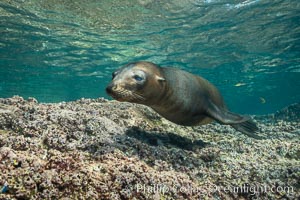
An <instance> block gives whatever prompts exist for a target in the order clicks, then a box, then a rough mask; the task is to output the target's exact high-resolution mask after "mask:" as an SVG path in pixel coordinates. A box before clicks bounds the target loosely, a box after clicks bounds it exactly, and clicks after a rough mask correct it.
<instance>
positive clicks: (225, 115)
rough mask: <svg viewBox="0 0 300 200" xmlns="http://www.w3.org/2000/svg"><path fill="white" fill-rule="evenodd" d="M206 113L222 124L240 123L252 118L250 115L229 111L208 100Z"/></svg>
mask: <svg viewBox="0 0 300 200" xmlns="http://www.w3.org/2000/svg"><path fill="white" fill-rule="evenodd" d="M206 113H207V115H208V116H209V117H211V118H213V119H214V120H216V121H217V122H219V123H221V124H240V123H242V122H245V121H248V120H249V119H250V118H249V117H246V116H241V115H239V114H235V113H232V112H229V111H228V110H225V109H224V108H220V107H218V106H217V105H216V104H214V103H213V102H212V101H209V102H208V105H207V110H206Z"/></svg>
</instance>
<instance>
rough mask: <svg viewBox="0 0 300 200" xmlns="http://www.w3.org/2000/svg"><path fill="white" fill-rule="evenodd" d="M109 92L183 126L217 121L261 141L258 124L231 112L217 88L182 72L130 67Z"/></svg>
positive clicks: (148, 64) (118, 74)
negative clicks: (147, 107)
mask: <svg viewBox="0 0 300 200" xmlns="http://www.w3.org/2000/svg"><path fill="white" fill-rule="evenodd" d="M106 91H107V93H108V94H109V95H110V96H112V97H113V98H115V99H116V100H119V101H127V102H132V103H139V104H143V105H146V106H149V107H151V108H152V109H154V110H155V111H156V112H157V113H159V114H160V115H161V116H163V117H165V118H166V119H168V120H169V121H171V122H174V123H176V124H179V125H184V126H196V125H202V124H207V123H210V122H211V121H214V120H215V121H217V122H219V123H221V124H229V125H231V126H232V127H233V128H235V129H236V130H238V131H240V132H242V133H244V134H246V135H248V136H251V137H255V138H258V136H256V135H255V132H256V131H257V130H258V129H257V126H256V125H255V123H254V122H253V121H252V120H251V119H250V118H249V117H246V116H241V115H238V114H235V113H231V112H229V111H228V110H227V108H226V106H225V103H224V101H223V98H222V96H221V94H220V92H219V91H218V89H217V88H216V87H215V86H214V85H212V84H211V83H210V82H209V81H207V80H206V79H204V78H202V77H200V76H196V75H193V74H191V73H189V72H186V71H183V70H180V69H176V68H172V67H159V66H157V65H155V64H154V63H151V62H135V63H129V64H128V65H126V66H124V67H122V68H120V69H119V70H117V71H115V72H114V73H113V80H112V82H111V83H110V84H109V85H108V87H107V88H106Z"/></svg>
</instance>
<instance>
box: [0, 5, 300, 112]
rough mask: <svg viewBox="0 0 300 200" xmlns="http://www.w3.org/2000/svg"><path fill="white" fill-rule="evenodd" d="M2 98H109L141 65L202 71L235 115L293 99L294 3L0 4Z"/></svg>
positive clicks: (297, 13) (298, 32) (299, 34)
mask: <svg viewBox="0 0 300 200" xmlns="http://www.w3.org/2000/svg"><path fill="white" fill-rule="evenodd" d="M0 19H1V21H0V97H11V96H13V95H20V96H23V97H25V98H27V97H29V96H31V97H35V98H36V99H38V101H40V102H59V101H71V100H76V99H79V98H82V97H85V98H98V97H105V98H109V97H108V96H107V95H106V94H105V86H106V85H107V84H108V82H109V81H110V78H111V73H112V72H113V71H114V70H115V69H117V68H119V67H120V66H122V65H123V64H126V63H128V62H132V61H137V60H147V61H151V62H154V63H157V64H160V65H162V66H174V67H178V68H181V69H184V70H187V71H190V72H192V73H194V74H198V75H201V76H203V77H205V78H206V79H208V80H209V81H211V82H212V83H214V84H215V85H216V86H217V87H218V88H219V89H220V91H221V93H222V94H223V96H224V98H225V100H226V103H227V105H228V107H230V108H231V110H232V111H235V112H240V113H248V114H264V113H271V112H274V111H276V110H278V109H280V108H282V107H284V106H287V105H289V104H291V103H295V102H300V93H299V91H300V26H299V25H300V1H298V0H290V1H281V0H265V1H263V0H254V1H250V0H248V1H226V0H215V1H214V0H206V1H200V0H194V1H192V0H173V1H171V0H166V1H154V0H146V1H142V0H131V1H109V0H104V1H103V0H102V1H96V0H89V1H71V0H64V1H56V0H50V1H37V0H29V1H22V0H18V1H17V0H15V1H9V0H2V1H1V2H0Z"/></svg>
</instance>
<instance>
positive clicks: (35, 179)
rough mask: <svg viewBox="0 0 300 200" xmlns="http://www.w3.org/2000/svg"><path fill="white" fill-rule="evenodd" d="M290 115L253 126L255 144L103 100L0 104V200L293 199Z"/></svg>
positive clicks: (296, 152)
mask: <svg viewBox="0 0 300 200" xmlns="http://www.w3.org/2000/svg"><path fill="white" fill-rule="evenodd" d="M294 107H295V105H293V108H294ZM295 108H297V106H296V107H295ZM292 110H293V109H292V108H290V109H288V112H284V111H282V112H278V113H280V118H279V119H278V120H277V119H276V116H277V115H278V116H279V114H276V115H273V116H260V117H256V120H257V121H258V123H259V126H260V128H261V132H262V134H264V135H267V137H268V139H264V140H255V139H253V138H248V137H246V136H244V135H242V134H240V133H238V132H236V131H235V130H233V129H232V128H230V127H229V126H221V125H218V124H210V125H205V126H199V127H182V126H178V125H175V124H172V123H170V122H168V121H166V120H165V119H162V118H161V117H160V116H158V115H157V114H156V113H154V112H153V111H151V110H150V109H149V108H147V107H144V106H139V105H134V104H129V103H119V102H116V101H107V100H105V99H101V98H100V99H95V100H91V99H81V100H78V101H76V102H68V103H66V102H62V103H56V104H43V103H40V104H39V103H38V102H37V101H36V100H35V99H33V98H30V99H28V100H24V99H23V98H21V97H13V98H8V99H0V189H1V191H0V199H226V198H227V199H231V198H236V199H257V198H259V199H278V198H285V199H296V198H297V197H299V196H300V191H299V190H300V182H299V180H300V139H299V138H300V131H299V130H300V123H299V119H295V118H294V117H293V118H292V119H294V120H293V121H290V120H289V121H288V120H286V119H291V118H289V117H288V116H285V117H283V115H284V113H285V114H286V115H290V116H295V114H294V113H293V111H292Z"/></svg>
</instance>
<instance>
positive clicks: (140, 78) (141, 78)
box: [133, 75, 144, 81]
mask: <svg viewBox="0 0 300 200" xmlns="http://www.w3.org/2000/svg"><path fill="white" fill-rule="evenodd" d="M133 78H134V79H135V80H136V81H142V80H144V78H143V77H141V76H139V75H134V76H133Z"/></svg>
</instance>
